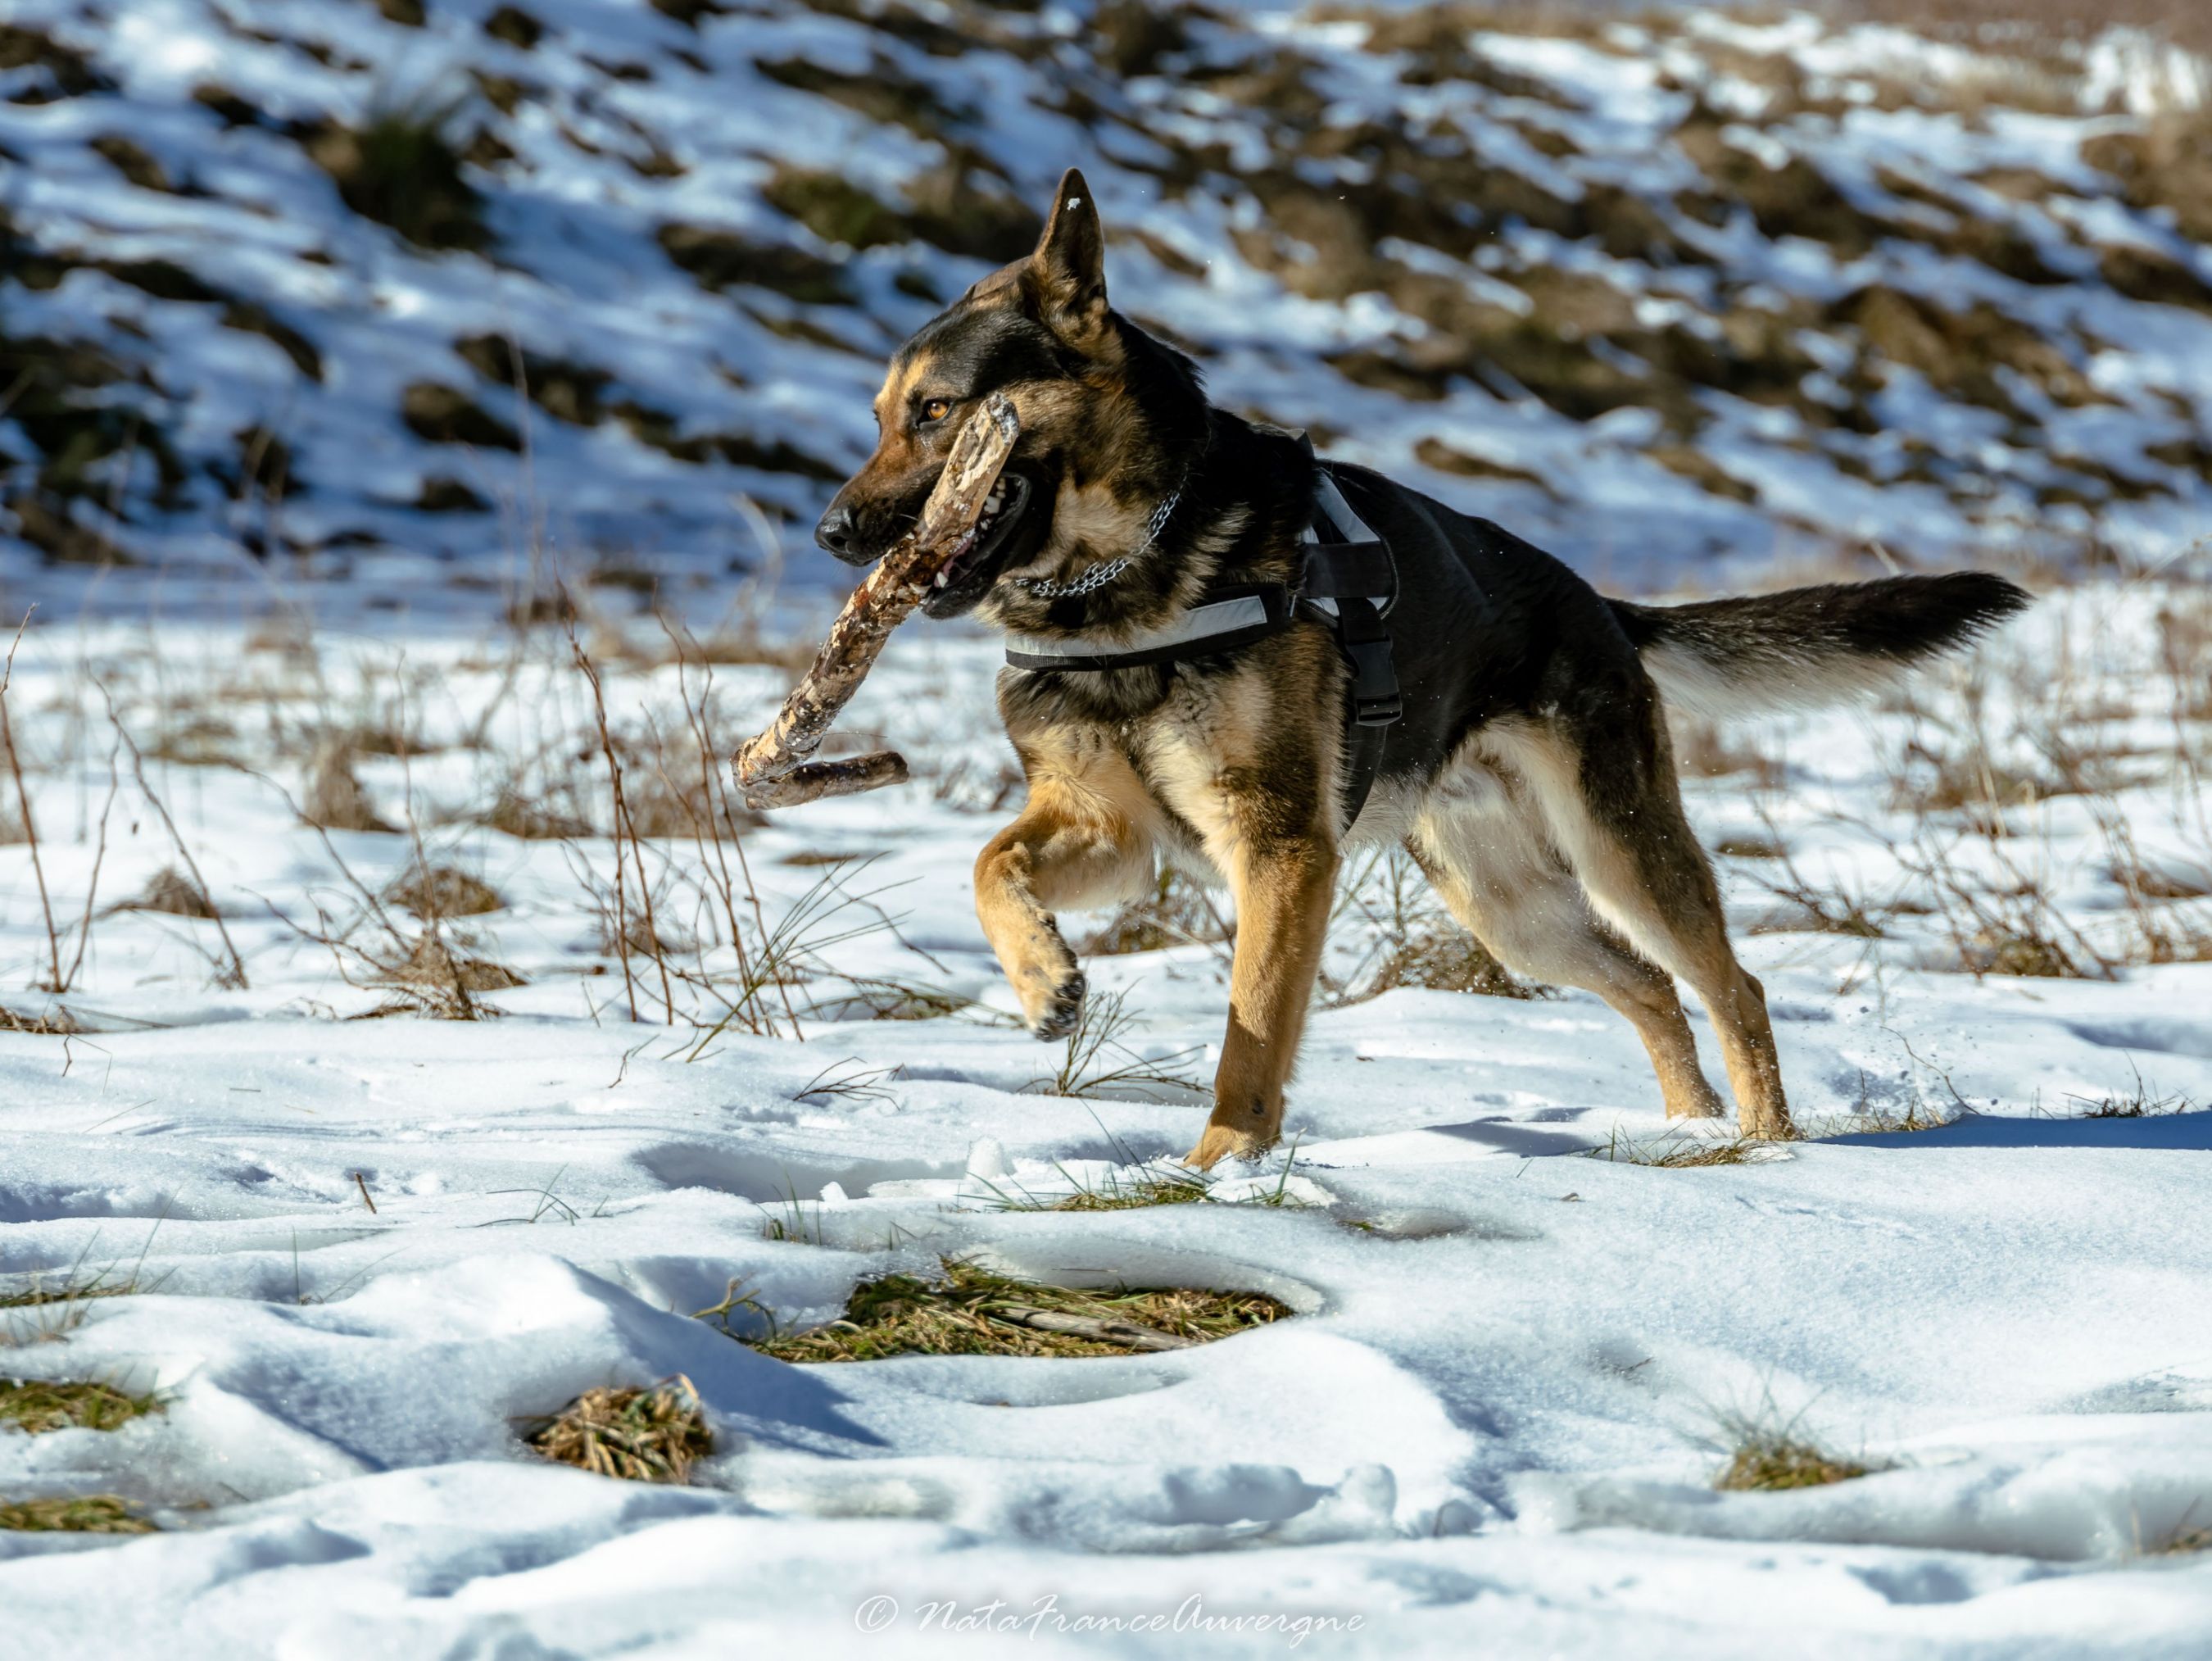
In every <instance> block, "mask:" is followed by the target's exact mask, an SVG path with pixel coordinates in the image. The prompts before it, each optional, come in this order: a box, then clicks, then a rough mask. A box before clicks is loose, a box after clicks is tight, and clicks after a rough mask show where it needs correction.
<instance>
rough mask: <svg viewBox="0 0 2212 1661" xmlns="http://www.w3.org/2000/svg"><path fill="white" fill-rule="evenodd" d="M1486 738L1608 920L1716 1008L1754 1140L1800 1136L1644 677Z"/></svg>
mask: <svg viewBox="0 0 2212 1661" xmlns="http://www.w3.org/2000/svg"><path fill="white" fill-rule="evenodd" d="M1485 738H1486V740H1487V742H1488V744H1489V745H1490V747H1491V749H1492V752H1493V753H1495V754H1498V755H1499V756H1501V757H1503V758H1504V760H1505V761H1506V763H1507V764H1509V765H1510V767H1511V768H1512V769H1513V770H1515V771H1516V772H1517V773H1519V774H1520V775H1521V776H1522V777H1524V778H1526V779H1527V780H1528V782H1529V784H1530V786H1531V788H1533V790H1534V794H1535V797H1536V800H1537V801H1538V803H1539V804H1540V806H1541V807H1542V809H1543V814H1544V820H1545V823H1546V825H1547V828H1548V829H1549V830H1550V831H1551V834H1552V838H1553V842H1554V843H1556V844H1557V845H1558V847H1559V850H1560V852H1562V853H1563V854H1565V855H1566V858H1567V862H1568V864H1569V865H1570V866H1571V867H1573V870H1574V873H1575V875H1576V876H1577V877H1578V878H1580V879H1581V880H1582V884H1583V888H1584V889H1585V890H1586V891H1588V892H1589V897H1590V898H1591V900H1592V902H1593V903H1594V904H1595V906H1596V908H1597V910H1598V912H1599V914H1600V915H1601V916H1603V917H1605V918H1606V920H1607V921H1608V922H1612V923H1613V925H1614V926H1616V927H1617V928H1620V930H1621V932H1622V933H1623V934H1626V936H1627V937H1628V940H1629V943H1630V944H1631V945H1632V946H1635V947H1636V948H1637V950H1638V951H1639V952H1643V953H1644V955H1645V956H1647V957H1649V958H1651V959H1652V961H1653V962H1655V963H1656V964H1658V965H1659V966H1660V967H1661V968H1662V969H1664V970H1667V971H1668V973H1670V974H1673V975H1676V976H1679V977H1680V978H1682V979H1683V980H1686V981H1687V982H1688V983H1690V988H1691V989H1692V991H1694V992H1695V993H1696V994H1697V995H1698V996H1699V999H1700V1000H1701V1001H1703V1002H1704V1004H1705V1009H1706V1013H1708V1014H1710V1015H1711V1017H1712V1022H1713V1026H1714V1028H1715V1030H1716V1031H1717V1032H1718V1033H1719V1035H1720V1040H1721V1053H1722V1056H1723V1058H1724V1059H1725V1060H1726V1062H1727V1063H1728V1074H1729V1086H1731V1088H1732V1089H1733V1090H1734V1091H1735V1100H1736V1113H1737V1122H1738V1123H1739V1124H1740V1125H1741V1127H1742V1129H1743V1134H1744V1135H1747V1136H1772V1137H1784V1136H1791V1135H1796V1130H1795V1128H1794V1127H1793V1126H1792V1125H1791V1123H1790V1107H1789V1103H1788V1101H1787V1099H1786V1098H1785V1097H1784V1093H1783V1089H1782V1068H1781V1063H1780V1062H1779V1060H1778V1057H1777V1056H1776V1053H1775V1047H1774V1029H1773V1027H1772V1025H1771V1023H1770V1022H1769V1021H1768V1019H1767V1015H1766V994H1765V989H1763V988H1762V987H1761V986H1760V985H1759V983H1758V981H1756V980H1755V979H1753V977H1752V976H1751V975H1750V974H1749V973H1747V971H1746V970H1745V969H1744V967H1743V965H1742V964H1740V963H1738V962H1737V961H1736V956H1735V947H1734V946H1732V945H1731V944H1730V943H1729V936H1728V922H1727V918H1726V916H1725V915H1724V914H1723V911H1722V909H1721V897H1720V887H1719V885H1718V884H1717V882H1715V880H1714V879H1713V870H1712V867H1711V865H1710V864H1708V863H1707V862H1706V860H1705V850H1704V849H1702V848H1700V847H1699V845H1698V839H1697V837H1696V835H1695V833H1694V832H1692V831H1691V829H1690V823H1689V820H1688V818H1686V817H1685V815H1684V814H1683V812H1682V797H1681V792H1680V788H1678V786H1677V784H1676V782H1675V777H1674V757H1673V753H1672V751H1670V750H1669V749H1668V743H1667V734H1666V730H1665V728H1664V727H1663V726H1662V721H1661V716H1660V712H1659V701H1658V696H1657V693H1656V690H1655V689H1654V688H1653V687H1652V685H1651V684H1650V680H1649V678H1647V677H1645V676H1644V673H1643V672H1642V670H1641V669H1640V668H1639V669H1638V670H1636V671H1635V672H1633V674H1632V676H1631V677H1626V678H1624V679H1623V680H1622V682H1621V683H1620V684H1615V685H1612V686H1609V687H1607V688H1604V689H1602V696H1599V695H1596V694H1593V695H1592V696H1591V697H1589V698H1588V699H1586V700H1584V701H1583V703H1582V704H1581V707H1580V709H1579V710H1577V709H1568V710H1565V711H1563V712H1561V713H1560V714H1559V715H1556V716H1554V717H1553V719H1551V720H1550V721H1547V722H1545V723H1543V724H1541V725H1539V724H1534V723H1515V724H1511V725H1507V724H1504V723H1500V724H1498V725H1497V726H1494V727H1491V728H1490V729H1488V730H1487V731H1486V734H1485Z"/></svg>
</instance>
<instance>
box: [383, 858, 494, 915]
mask: <svg viewBox="0 0 2212 1661" xmlns="http://www.w3.org/2000/svg"><path fill="white" fill-rule="evenodd" d="M384 897H385V898H386V899H387V900H389V901H391V902H392V904H394V905H396V906H398V907H399V908H400V910H403V911H410V912H412V913H414V915H415V916H418V917H423V918H430V917H481V916H484V915H485V914H486V913H488V912H492V911H498V910H503V909H504V908H505V906H506V904H507V902H506V901H505V900H503V899H501V897H499V893H498V891H497V890H495V888H493V887H492V885H490V884H489V883H488V882H486V881H484V880H483V879H482V878H481V877H472V876H471V875H470V874H469V873H467V872H465V871H463V870H460V869H459V868H457V867H453V866H450V865H433V866H429V867H422V866H416V867H415V868H414V869H413V870H411V871H409V872H408V873H406V874H405V875H404V876H403V877H401V878H400V879H398V881H396V882H394V883H393V884H392V885H391V886H390V887H389V888H387V889H386V890H385V891H384Z"/></svg>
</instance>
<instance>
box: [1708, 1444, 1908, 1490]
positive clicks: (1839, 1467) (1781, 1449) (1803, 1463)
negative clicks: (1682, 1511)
mask: <svg viewBox="0 0 2212 1661" xmlns="http://www.w3.org/2000/svg"><path fill="white" fill-rule="evenodd" d="M1877 1469H1880V1467H1879V1466H1875V1465H1863V1464H1860V1463H1858V1462H1857V1460H1853V1459H1845V1458H1842V1457H1838V1455H1836V1454H1833V1453H1830V1452H1829V1451H1826V1449H1824V1448H1820V1447H1817V1446H1815V1445H1814V1444H1812V1443H1810V1442H1801V1441H1798V1440H1796V1439H1795V1438H1793V1437H1790V1436H1788V1435H1784V1434H1780V1433H1766V1432H1755V1433H1753V1434H1752V1435H1750V1436H1749V1437H1747V1438H1746V1439H1745V1440H1744V1442H1743V1443H1742V1445H1741V1446H1739V1447H1738V1448H1737V1449H1736V1451H1735V1456H1734V1457H1732V1458H1730V1459H1729V1463H1728V1468H1727V1469H1725V1470H1723V1471H1722V1472H1721V1474H1720V1475H1718V1476H1717V1477H1715V1478H1714V1479H1713V1486H1714V1487H1715V1488H1718V1489H1720V1490H1721V1491H1722V1492H1723V1493H1724V1494H1781V1493H1784V1492H1786V1491H1788V1490H1789V1489H1790V1488H1826V1487H1827V1486H1828V1484H1830V1483H1831V1482H1850V1480H1851V1479H1852V1478H1853V1477H1857V1476H1864V1475H1868V1474H1869V1473H1870V1472H1872V1471H1875V1470H1877Z"/></svg>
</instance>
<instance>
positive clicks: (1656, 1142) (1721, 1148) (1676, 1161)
mask: <svg viewBox="0 0 2212 1661" xmlns="http://www.w3.org/2000/svg"><path fill="white" fill-rule="evenodd" d="M1776 1153H1777V1150H1776V1149H1775V1147H1774V1145H1773V1144H1772V1143H1771V1142H1765V1141H1758V1140H1756V1139H1754V1138H1753V1137H1749V1136H1731V1137H1729V1138H1728V1139H1727V1140H1726V1141H1714V1140H1711V1139H1709V1138H1707V1137H1704V1136H1692V1135H1685V1134H1681V1133H1679V1132H1678V1133H1676V1134H1674V1135H1666V1136H1656V1137H1654V1138H1652V1139H1651V1140H1650V1141H1637V1140H1636V1139H1635V1138H1634V1137H1632V1136H1625V1135H1622V1134H1621V1133H1620V1129H1618V1128H1617V1127H1616V1128H1615V1129H1614V1130H1613V1133H1612V1135H1609V1136H1608V1137H1607V1139H1606V1144H1605V1146H1604V1147H1593V1148H1591V1149H1590V1150H1589V1153H1588V1154H1587V1155H1586V1157H1587V1158H1589V1159H1604V1160H1607V1161H1608V1162H1609V1163H1611V1164H1614V1165H1656V1166H1658V1167H1660V1168H1661V1169H1662V1170H1666V1171H1680V1170H1686V1169H1688V1168H1689V1167H1691V1166H1695V1165H1762V1164H1764V1163H1765V1162H1766V1161H1767V1160H1769V1159H1773V1158H1775V1157H1776Z"/></svg>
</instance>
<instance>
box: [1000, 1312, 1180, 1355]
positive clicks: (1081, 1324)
mask: <svg viewBox="0 0 2212 1661" xmlns="http://www.w3.org/2000/svg"><path fill="white" fill-rule="evenodd" d="M983 1312H984V1313H985V1314H986V1315H987V1316H989V1317H991V1318H992V1319H993V1320H994V1321H1004V1322H1006V1324H1007V1325H1009V1326H1018V1327H1030V1328H1033V1329H1035V1330H1036V1331H1038V1332H1058V1333H1064V1334H1066V1335H1067V1336H1068V1337H1071V1338H1088V1339H1090V1340H1091V1342H1093V1343H1099V1344H1119V1345H1121V1348H1124V1349H1143V1350H1153V1351H1159V1350H1170V1349H1188V1348H1192V1346H1193V1345H1194V1344H1195V1343H1196V1342H1197V1340H1195V1339H1193V1338H1178V1337H1176V1335H1175V1334H1174V1333H1172V1332H1162V1331H1161V1330H1160V1329H1158V1327H1148V1326H1139V1325H1138V1324H1137V1323H1136V1322H1134V1321H1097V1320H1093V1319H1092V1318H1091V1317H1090V1316H1088V1315H1062V1314H1061V1313H1060V1311H1057V1310H1051V1309H1031V1308H1030V1307H1029V1305H1026V1304H994V1305H992V1306H991V1307H990V1308H988V1309H987V1310H985V1311H983Z"/></svg>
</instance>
